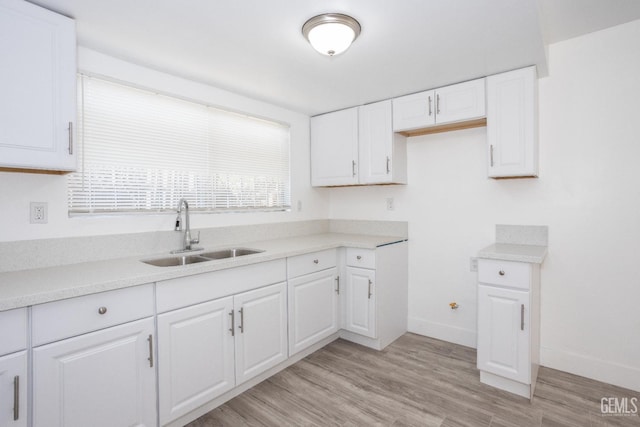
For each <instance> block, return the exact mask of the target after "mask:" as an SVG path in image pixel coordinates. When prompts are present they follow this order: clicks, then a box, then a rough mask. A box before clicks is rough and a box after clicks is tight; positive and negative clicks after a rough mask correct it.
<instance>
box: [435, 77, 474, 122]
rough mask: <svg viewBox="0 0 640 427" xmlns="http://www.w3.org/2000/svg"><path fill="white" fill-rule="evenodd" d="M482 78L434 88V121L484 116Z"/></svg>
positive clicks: (456, 120)
mask: <svg viewBox="0 0 640 427" xmlns="http://www.w3.org/2000/svg"><path fill="white" fill-rule="evenodd" d="M484 86H485V81H484V78H482V79H478V80H472V81H470V82H464V83H459V84H455V85H451V86H446V87H443V88H440V89H436V101H435V105H436V106H435V110H436V123H437V124H439V125H440V124H445V123H452V122H461V121H465V120H471V119H477V118H481V117H484V116H485V97H484Z"/></svg>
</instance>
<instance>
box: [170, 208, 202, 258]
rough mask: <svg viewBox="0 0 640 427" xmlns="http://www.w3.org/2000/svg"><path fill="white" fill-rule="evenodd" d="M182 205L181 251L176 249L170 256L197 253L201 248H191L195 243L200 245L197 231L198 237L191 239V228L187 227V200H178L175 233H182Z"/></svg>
mask: <svg viewBox="0 0 640 427" xmlns="http://www.w3.org/2000/svg"><path fill="white" fill-rule="evenodd" d="M183 205H184V222H185V224H184V225H185V226H184V237H183V239H182V243H183V247H182V249H177V250H175V251H171V253H172V254H178V253H182V252H191V251H198V250H200V249H202V248H200V247H197V246H191V245H192V244H195V243H200V232H199V231H198V237H196V238H195V239H192V238H191V226H190V225H189V202H187V199H180V201H179V202H178V216H177V217H176V227H175V230H176V231H182V206H183Z"/></svg>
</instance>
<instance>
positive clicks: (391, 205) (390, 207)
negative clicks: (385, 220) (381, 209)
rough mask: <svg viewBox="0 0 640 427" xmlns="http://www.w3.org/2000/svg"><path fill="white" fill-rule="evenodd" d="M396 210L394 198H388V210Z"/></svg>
mask: <svg viewBox="0 0 640 427" xmlns="http://www.w3.org/2000/svg"><path fill="white" fill-rule="evenodd" d="M394 209H395V205H394V203H393V197H389V198H387V210H388V211H392V210H394Z"/></svg>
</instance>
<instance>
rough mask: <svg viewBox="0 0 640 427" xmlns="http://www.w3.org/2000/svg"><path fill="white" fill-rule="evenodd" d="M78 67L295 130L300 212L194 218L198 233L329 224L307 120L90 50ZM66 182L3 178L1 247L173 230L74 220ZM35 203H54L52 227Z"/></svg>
mask: <svg viewBox="0 0 640 427" xmlns="http://www.w3.org/2000/svg"><path fill="white" fill-rule="evenodd" d="M78 63H79V68H80V70H81V71H82V72H85V73H88V74H93V75H102V76H107V77H109V78H111V79H115V80H120V81H124V82H129V83H133V84H134V85H137V86H140V87H145V88H151V89H156V90H159V91H162V92H164V93H168V94H174V95H177V96H180V97H184V98H187V99H192V100H196V101H201V102H204V103H207V104H209V105H215V106H220V107H223V108H226V109H229V110H234V111H239V112H244V113H248V114H251V115H255V116H259V117H264V118H268V119H272V120H276V121H280V122H285V123H289V124H290V126H291V200H292V204H293V207H294V209H293V210H292V211H291V212H272V213H242V214H194V215H193V217H192V227H193V228H204V227H219V226H227V225H244V224H256V223H268V222H281V221H297V220H307V219H325V218H327V216H328V195H327V193H326V191H325V190H323V189H312V188H311V187H310V186H309V180H310V178H309V176H310V172H309V118H308V117H307V116H306V115H303V114H299V113H295V112H292V111H288V110H285V109H283V108H280V107H276V106H272V105H269V104H267V103H264V102H259V101H255V100H252V99H249V98H246V97H243V96H239V95H236V94H233V93H230V92H227V91H224V90H220V89H217V88H213V87H211V86H206V85H203V84H200V83H196V82H192V81H188V80H185V79H182V78H178V77H174V76H171V75H167V74H164V73H160V72H157V71H153V70H150V69H147V68H143V67H139V66H136V65H133V64H130V63H127V62H124V61H121V60H119V59H116V58H113V57H109V56H106V55H103V54H100V53H98V52H95V51H91V50H88V49H85V48H80V49H79V57H78ZM66 182H67V178H66V177H65V176H57V175H37V174H24V173H7V172H0V241H14V240H29V239H43V238H53V237H66V236H85V235H98V234H119V233H132V232H144V231H155V230H171V229H173V221H174V219H175V216H174V215H171V214H165V215H122V216H99V217H95V216H92V217H74V218H69V216H68V214H67V188H66ZM298 200H300V201H301V202H302V210H301V211H300V212H298V211H297V210H296V206H297V201H298ZM32 201H35V202H47V203H48V208H49V211H48V213H49V221H48V224H30V223H29V203H30V202H32Z"/></svg>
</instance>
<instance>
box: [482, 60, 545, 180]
mask: <svg viewBox="0 0 640 427" xmlns="http://www.w3.org/2000/svg"><path fill="white" fill-rule="evenodd" d="M537 110H538V106H537V86H536V69H535V67H528V68H524V69H521V70H516V71H510V72H508V73H503V74H498V75H495V76H489V77H487V143H488V144H487V160H488V164H489V177H492V178H504V177H518V176H538V118H537V115H538V113H537Z"/></svg>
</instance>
